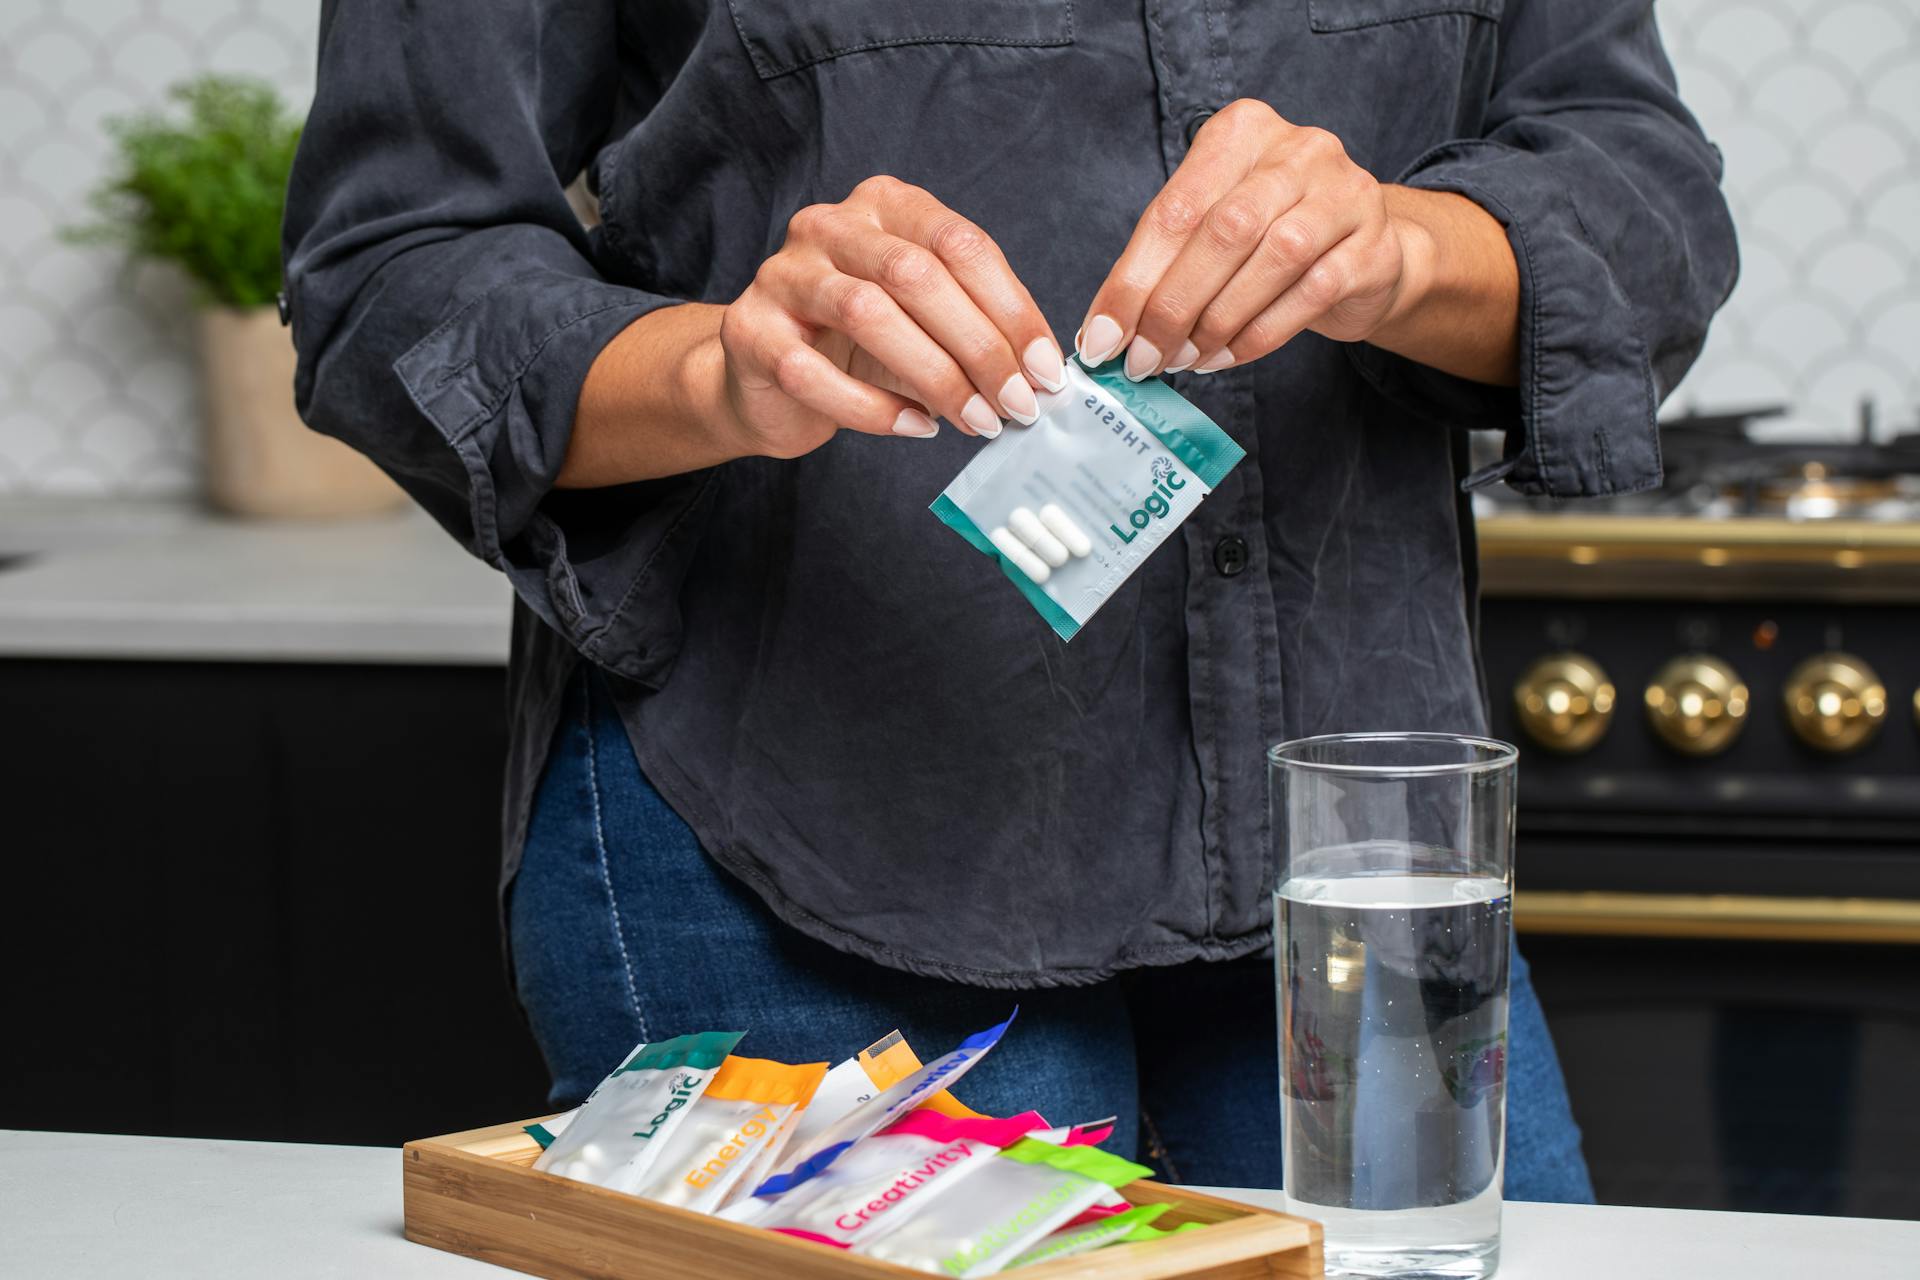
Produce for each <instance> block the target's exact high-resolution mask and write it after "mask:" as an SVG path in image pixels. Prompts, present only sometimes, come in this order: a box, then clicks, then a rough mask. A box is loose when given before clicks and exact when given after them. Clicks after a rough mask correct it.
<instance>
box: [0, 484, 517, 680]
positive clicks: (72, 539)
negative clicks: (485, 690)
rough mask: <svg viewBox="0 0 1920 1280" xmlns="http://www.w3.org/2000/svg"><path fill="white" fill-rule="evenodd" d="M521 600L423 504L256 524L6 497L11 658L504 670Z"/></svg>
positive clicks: (3, 554) (4, 570)
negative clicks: (380, 512)
mask: <svg viewBox="0 0 1920 1280" xmlns="http://www.w3.org/2000/svg"><path fill="white" fill-rule="evenodd" d="M15 557H19V558H17V559H16V558H15ZM8 561H11V563H7V562H8ZM511 599H512V593H511V590H510V589H509V588H508V586H507V583H506V579H505V578H504V577H502V576H501V575H500V574H499V573H497V572H495V571H494V570H493V569H491V568H489V567H488V566H486V565H484V564H482V563H480V562H479V561H478V560H475V559H474V558H473V557H471V556H469V555H468V554H467V553H466V552H465V551H464V550H462V549H461V548H460V546H459V545H458V544H456V543H455V542H454V541H453V539H452V538H450V537H448V536H447V535H446V534H445V533H444V532H442V531H441V530H440V528H439V527H438V526H436V525H435V524H434V523H433V522H432V521H431V520H429V519H428V518H427V517H426V516H425V515H424V514H422V513H421V512H419V511H418V510H416V509H414V508H411V507H409V508H407V509H406V510H404V511H401V512H397V513H395V514H392V515H385V516H375V517H369V518H360V519H350V520H338V521H258V520H238V519H230V518H225V517H221V516H218V515H215V514H214V513H212V512H210V511H208V510H206V509H205V508H203V507H199V506H196V505H189V504H184V503H138V502H76V501H64V502H63V501H55V500H52V499H31V500H29V499H16V500H11V501H5V502H0V657H44V658H141V659H174V660H201V661H242V662H369V663H381V662H398V663H445V664H455V665H503V664H504V663H505V662H506V660H507V631H508V625H509V614H510V609H509V606H510V603H511Z"/></svg>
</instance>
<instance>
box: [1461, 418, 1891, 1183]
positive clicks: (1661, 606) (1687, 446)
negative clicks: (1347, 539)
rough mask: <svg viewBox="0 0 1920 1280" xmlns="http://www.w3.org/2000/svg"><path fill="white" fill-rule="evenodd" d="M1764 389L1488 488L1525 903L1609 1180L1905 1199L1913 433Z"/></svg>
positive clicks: (1485, 562) (1495, 649) (1489, 640)
mask: <svg viewBox="0 0 1920 1280" xmlns="http://www.w3.org/2000/svg"><path fill="white" fill-rule="evenodd" d="M1778 413H1779V410H1778V409H1775V408H1762V409H1756V410H1752V411H1746V412H1736V413H1726V414H1713V415H1701V414H1690V415H1686V416H1684V417H1681V418H1679V419H1676V420H1674V421H1673V422H1670V423H1668V424H1664V426H1663V430H1662V443H1663V453H1664V456H1665V462H1666V470H1667V480H1666V483H1665V484H1664V485H1663V486H1662V487H1661V488H1659V489H1657V490H1655V491H1652V492H1650V493H1646V494H1638V495H1632V496H1629V497H1624V498H1619V499H1612V500H1606V501H1601V502H1583V503H1554V502H1548V501H1541V500H1535V499H1526V498H1522V497H1520V496H1518V495H1513V494H1510V493H1492V492H1487V493H1483V494H1480V495H1477V496H1476V504H1477V505H1476V513H1477V517H1478V519H1477V525H1478V535H1479V544H1480V550H1481V560H1480V563H1481V581H1482V588H1483V601H1482V609H1481V647H1482V657H1483V663H1484V668H1485V674H1486V680H1487V686H1488V694H1489V706H1490V716H1491V721H1492V727H1493V731H1494V733H1495V734H1496V736H1499V737H1502V738H1505V739H1507V740H1509V741H1512V742H1515V743H1518V744H1519V745H1520V746H1521V749H1522V759H1521V783H1520V792H1519V796H1520V801H1519V802H1520V814H1519V835H1520V842H1519V846H1518V854H1517V859H1516V866H1517V882H1518V888H1519V893H1518V895H1517V897H1516V902H1515V920H1516V924H1517V925H1518V927H1519V928H1520V929H1521V930H1522V938H1523V946H1524V947H1525V949H1526V950H1527V951H1528V953H1529V954H1530V955H1531V956H1532V958H1533V960H1534V965H1535V971H1536V975H1537V979H1538V982H1539V986H1540V989H1541V993H1542V997H1543V999H1544V1000H1545V1001H1546V1003H1547V1007H1548V1012H1549V1015H1550V1017H1551V1018H1552V1019H1553V1022H1554V1026H1555V1032H1556V1035H1557V1036H1558V1038H1559V1040H1560V1043H1561V1048H1562V1056H1563V1059H1564V1062H1565V1066H1566V1070H1567V1075H1568V1079H1569V1085H1570V1087H1571V1089H1572V1091H1573V1095H1574V1102H1575V1110H1576V1115H1577V1117H1578V1118H1579V1119H1580V1120H1581V1121H1582V1123H1583V1124H1584V1126H1585V1128H1586V1131H1587V1135H1588V1155H1589V1158H1590V1160H1591V1162H1592V1164H1593V1167H1594V1174H1595V1179H1596V1183H1597V1184H1598V1186H1599V1190H1600V1194H1601V1197H1602V1199H1608V1200H1615V1201H1620V1202H1631V1203H1647V1204H1670V1205H1679V1206H1691V1207H1701V1208H1744V1209H1780V1210H1790V1211H1796V1212H1823V1213H1854V1214H1868V1215H1874V1214H1880V1215H1889V1216H1920V1165H1917V1164H1916V1160H1915V1157H1913V1155H1912V1154H1911V1153H1912V1152H1913V1151H1914V1150H1920V1107H1916V1106H1915V1105H1914V1102H1913V1098H1912V1096H1911V1092H1912V1085H1911V1082H1912V1081H1914V1080H1916V1079H1920V432H1905V433H1881V432H1878V431H1877V430H1876V429H1875V425H1874V423H1873V421H1872V415H1871V412H1870V411H1868V410H1863V412H1862V424H1861V431H1860V433H1859V435H1858V437H1857V438H1856V439H1854V440H1851V441H1838V442H1818V441H1806V440H1801V441H1795V440H1791V439H1780V438H1777V436H1773V435H1771V434H1770V433H1773V432H1777V431H1778V430H1779V428H1778V427H1777V426H1772V427H1770V426H1769V425H1768V422H1767V420H1768V419H1769V418H1772V417H1775V416H1777V415H1778ZM1896 1081H1897V1082H1902V1083H1897V1084H1896V1083H1895V1082H1896ZM1783 1135H1784V1136H1783Z"/></svg>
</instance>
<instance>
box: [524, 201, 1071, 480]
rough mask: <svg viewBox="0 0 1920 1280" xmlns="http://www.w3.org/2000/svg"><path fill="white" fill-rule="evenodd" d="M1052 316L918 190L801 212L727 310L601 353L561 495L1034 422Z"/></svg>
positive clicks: (996, 252) (692, 307) (636, 335)
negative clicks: (1006, 422)
mask: <svg viewBox="0 0 1920 1280" xmlns="http://www.w3.org/2000/svg"><path fill="white" fill-rule="evenodd" d="M1065 379H1066V372H1065V369H1064V368H1063V367H1062V361H1061V353H1060V347H1059V345H1058V344H1057V343H1056V342H1054V340H1053V335H1052V333H1051V332H1050V331H1049V330H1048V328H1047V322H1046V319H1045V317H1043V316H1042V315H1041V314H1040V309H1039V308H1038V307H1036V306H1034V304H1033V298H1032V297H1031V296H1030V295H1029V294H1028V293H1027V289H1026V286H1025V285H1023V284H1021V283H1020V281H1019V279H1018V278H1017V277H1015V275H1014V274H1013V270H1012V268H1010V267H1009V266H1008V265H1007V260H1006V257H1005V255H1003V254H1002V253H1001V252H1000V249H999V246H997V245H995V244H994V242H993V241H992V240H991V239H989V238H988V236H987V234H986V233H985V232H983V231H982V230H980V228H979V227H976V226H975V225H973V223H971V222H969V221H967V220H966V219H965V218H963V217H961V216H960V215H959V214H957V213H955V212H953V210H951V209H949V208H947V207H946V206H945V205H943V204H941V203H940V202H939V201H938V200H936V199H934V198H933V197H932V196H931V195H928V194H927V193H926V192H925V191H922V190H921V189H920V188H918V187H913V186H909V185H908V184H906V183H904V182H901V181H899V180H897V179H894V178H886V177H880V178H869V179H867V180H866V181H865V182H863V183H861V184H860V185H859V186H858V187H856V188H854V190H853V193H852V194H851V195H849V196H848V197H847V198H846V199H845V200H842V201H840V202H839V203H838V204H817V205H810V206H808V207H807V208H805V209H802V210H801V211H800V212H799V213H797V214H795V215H794V216H793V219H792V221H790V222H789V223H788V224H787V239H786V243H785V244H784V245H782V246H781V247H780V250H779V252H777V253H775V254H774V255H773V256H772V257H771V258H768V259H767V260H766V261H765V262H764V263H762V264H761V266H760V270H759V272H758V273H757V274H756V275H755V276H754V278H753V283H751V284H750V285H748V286H747V288H746V290H745V291H744V292H743V293H741V295H740V296H739V297H738V298H737V299H735V300H734V301H733V302H732V303H730V304H728V305H726V306H713V305H710V304H703V303H684V304H682V305H680V306H674V307H665V308H662V309H661V310H659V311H655V312H653V313H651V314H649V315H646V316H642V317H641V318H640V319H638V320H636V321H634V322H633V323H632V324H631V325H629V326H627V328H626V329H625V330H624V331H622V332H621V333H620V335H619V336H618V337H616V338H615V339H614V340H613V341H612V342H610V343H608V344H607V346H606V347H605V348H604V349H603V350H602V351H601V352H600V354H599V356H598V357H597V358H596V359H595V360H594V362H593V365H592V367H591V368H590V369H588V371H587V377H586V381H585V382H584V383H583V384H582V386H581V388H580V400H579V403H578V405H577V407H576V408H575V410H574V418H573V434H572V436H571V437H570V439H569V441H568V444H567V454H566V459H565V461H564V463H563V464H562V466H561V469H560V473H559V476H558V478H557V483H558V484H559V485H560V486H561V487H563V488H591V487H596V486H601V485H611V484H625V483H628V482H631V481H635V480H647V479H654V478H657V477H661V476H671V475H680V474H684V473H686V472H689V471H697V470H700V469H701V468H704V467H711V466H716V465H718V464H720V463H722V462H728V461H731V460H732V459H734V458H742V457H751V456H763V457H767V456H770V457H776V458H792V457H798V456H799V455H801V454H803V453H807V452H810V451H811V450H813V449H817V448H819V447H820V446H821V445H823V444H825V443H826V442H827V441H828V440H829V439H831V438H832V437H833V435H834V433H835V432H836V431H839V430H841V429H843V428H845V429H850V430H854V431H863V432H866V433H868V434H870V435H882V436H916V437H925V436H931V435H933V434H935V432H937V431H938V430H939V427H938V425H937V424H936V423H935V422H934V420H933V416H932V415H934V414H940V415H943V416H944V417H946V418H947V419H948V420H949V421H951V422H954V423H957V424H959V426H960V427H961V429H962V430H964V431H967V432H969V433H970V434H973V435H978V436H994V435H998V434H999V433H1000V421H1001V419H1002V418H1017V419H1019V420H1020V421H1022V422H1028V423H1030V422H1033V421H1035V420H1036V419H1037V418H1038V417H1039V413H1040V405H1039V401H1038V399H1037V398H1036V397H1035V395H1034V392H1033V388H1034V387H1036V386H1040V387H1045V388H1047V389H1048V390H1050V391H1057V390H1059V389H1060V387H1061V386H1062V385H1064V383H1065Z"/></svg>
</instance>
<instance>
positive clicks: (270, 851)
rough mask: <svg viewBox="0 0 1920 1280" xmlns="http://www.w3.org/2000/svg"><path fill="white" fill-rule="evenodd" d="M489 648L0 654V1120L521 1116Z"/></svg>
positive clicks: (49, 1123) (25, 1124)
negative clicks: (289, 659)
mask: <svg viewBox="0 0 1920 1280" xmlns="http://www.w3.org/2000/svg"><path fill="white" fill-rule="evenodd" d="M503 681H504V674H503V672H502V671H501V670H500V669H499V668H480V667H473V668H434V667H397V666H395V667H369V666H351V665H272V664H194V663H176V662H95V661H86V662H79V661H75V662H58V661H7V662H0V724H3V725H4V728H3V729H0V798H4V801H5V827H4V828H0V830H3V831H4V834H3V835H0V849H4V853H5V857H4V867H5V875H6V887H5V890H4V893H0V901H4V902H5V903H6V906H7V910H6V927H5V928H4V929H0V966H4V972H5V979H4V981H3V982H0V1026H4V1027H5V1032H4V1034H0V1127H14V1128H44V1129H79V1130H104V1131H117V1132H130V1133H153V1134H194V1135H205V1136H222V1137H235V1138H261V1139H283V1140H296V1141H322V1142H346V1143H395V1142H399V1141H402V1140H404V1139H406V1138H411V1137H420V1136H423V1135H426V1134H432V1133H440V1132H446V1131H449V1130H454V1129H460V1128H464V1127H469V1126H473V1125H478V1124H487V1123H494V1122H497V1121H500V1120H504V1119H512V1118H515V1117H519V1116H524V1115H532V1114H537V1113H538V1112H539V1111H540V1110H541V1109H542V1107H543V1103H544V1094H545V1088H546V1072H545V1069H544V1067H543V1065H542V1063H541V1061H540V1057H539V1054H538V1053H537V1051H536V1050H535V1049H534V1047H533V1044H532V1041H531V1038H530V1037H529V1036H528V1034H527V1032H526V1029H525V1027H524V1024H523V1023H522V1021H521V1018H520V1015H519V1013H518V1011H517V1010H516V1009H515V1008H514V1006H513V1003H512V1001H511V999H510V997H509V994H508V990H507V985H506V981H505V978H504V974H503V967H502V962H501V955H500V947H499V940H498V934H497V929H496V923H495V921H496V915H495V900H494V884H495V877H496V868H497V864H498V857H499V834H498V820H499V810H500V785H501V768H502V762H503V760H504V758H505V732H506V730H505V715H504V705H503Z"/></svg>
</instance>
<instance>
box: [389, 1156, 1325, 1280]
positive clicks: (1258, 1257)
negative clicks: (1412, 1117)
mask: <svg viewBox="0 0 1920 1280" xmlns="http://www.w3.org/2000/svg"><path fill="white" fill-rule="evenodd" d="M522 1123H525V1124H530V1123H532V1121H524V1122H522ZM539 1154H540V1147H539V1144H537V1143H536V1142H534V1140H533V1139H532V1138H530V1137H528V1136H527V1134H526V1132H525V1131H524V1130H523V1129H522V1127H521V1124H501V1125H494V1126H493V1127H491V1128H487V1129H473V1130H470V1131H468V1132H466V1133H450V1134H448V1135H447V1136H445V1137H443V1138H422V1139H420V1140H419V1141H418V1142H409V1143H408V1144H407V1145H406V1149H405V1151H404V1152H403V1153H402V1159H403V1160H404V1162H405V1172H404V1176H403V1178H402V1185H403V1187H404V1191H405V1196H406V1224H407V1239H409V1240H412V1241H415V1242H416V1243H419V1244H425V1245H432V1246H433V1247H434V1248H436V1249H445V1250H447V1251H449V1252H451V1253H463V1254H465V1255H467V1256H468V1257H470V1258H479V1259H480V1260H481V1261H483V1262H492V1263H496V1264H498V1265H500V1266H503V1267H512V1268H513V1269H514V1270H516V1271H524V1272H526V1273H527V1274H529V1275H536V1276H548V1277H551V1278H552V1280H586V1278H588V1277H592V1278H594V1280H601V1278H603V1277H633V1278H637V1280H713V1278H714V1277H722V1276H754V1277H760V1276H768V1277H779V1278H780V1280H885V1278H887V1277H892V1278H893V1280H907V1278H908V1277H922V1278H924V1277H925V1276H926V1274H927V1273H926V1272H923V1271H913V1270H909V1269H908V1268H906V1267H901V1266H896V1265H894V1264H893V1263H890V1262H879V1261H876V1260H875V1259H872V1258H867V1257H862V1256H861V1255H859V1254H854V1253H847V1252H845V1251H844V1250H840V1249H834V1248H831V1247H830V1246H827V1245H823V1244H815V1243H813V1242H811V1241H807V1240H796V1239H794V1238H793V1237H791V1236H783V1235H779V1234H776V1233H774V1232H771V1231H763V1230H761V1229H760V1228H758V1227H747V1226H741V1225H739V1224H738V1223H733V1222H722V1221H721V1220H720V1219H718V1218H712V1217H708V1216H706V1215H705V1214H699V1213H692V1212H689V1211H688V1210H686V1209H677V1208H673V1207H671V1206H668V1205H663V1204H655V1203H653V1202H652V1201H649V1200H642V1199H640V1198H638V1197H636V1196H629V1195H622V1194H620V1193H619V1192H617V1191H608V1190H606V1189H604V1188H602V1187H595V1186H590V1185H588V1184H587V1183H584V1182H575V1181H573V1180H572V1179H570V1178H561V1177H557V1176H555V1175H553V1174H550V1173H540V1172H537V1171H536V1170H534V1169H533V1168H532V1167H531V1166H532V1164H533V1161H534V1158H535V1157H536V1156H538V1155H539ZM1126 1195H1127V1198H1128V1199H1129V1200H1132V1201H1134V1202H1135V1203H1136V1204H1149V1203H1152V1204H1162V1203H1164V1204H1170V1205H1172V1206H1173V1208H1172V1209H1171V1210H1170V1211H1169V1212H1168V1213H1166V1214H1164V1215H1163V1216H1162V1217H1161V1218H1160V1219H1159V1220H1158V1222H1157V1223H1156V1225H1158V1226H1163V1227H1168V1226H1175V1225H1178V1224H1179V1223H1182V1222H1204V1223H1208V1224H1218V1225H1209V1226H1208V1228H1207V1229H1206V1230H1205V1231H1193V1232H1184V1233H1182V1234H1180V1235H1177V1236H1173V1237H1171V1238H1169V1239H1165V1240H1155V1241H1151V1242H1148V1243H1144V1244H1130V1245H1115V1246H1113V1247H1111V1248H1107V1249H1102V1250H1099V1251H1097V1252H1095V1253H1090V1254H1083V1255H1082V1256H1080V1257H1077V1258H1060V1259H1057V1260H1056V1261H1053V1262H1042V1263H1038V1264H1036V1265H1034V1266H1029V1267H1022V1268H1020V1269H1019V1270H1018V1271H1017V1272H1008V1273H1006V1274H1009V1275H1018V1276H1020V1277H1022V1278H1023V1280H1069V1278H1073V1280H1171V1278H1172V1277H1176V1276H1177V1277H1182V1278H1183V1280H1255V1278H1256V1277H1259V1278H1262V1280H1265V1278H1269V1277H1276V1276H1287V1277H1298V1278H1300V1280H1307V1278H1309V1277H1319V1276H1320V1275H1321V1274H1322V1261H1321V1246H1320V1224H1319V1223H1317V1222H1309V1221H1307V1220H1306V1219H1305V1218H1292V1217H1288V1216H1287V1215H1285V1214H1281V1213H1274V1212H1272V1211H1270V1210H1267V1209H1257V1208H1255V1207H1254V1206H1252V1205H1246V1204H1238V1203H1236V1202H1234V1201H1232V1200H1222V1199H1219V1198H1217V1197H1214V1196H1205V1195H1199V1194H1196V1193H1194V1192H1192V1191H1188V1190H1186V1189H1184V1188H1181V1187H1173V1186H1166V1185H1163V1184H1161V1183H1156V1182H1136V1183H1134V1184H1133V1185H1132V1186H1130V1187H1128V1188H1127V1190H1126Z"/></svg>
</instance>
